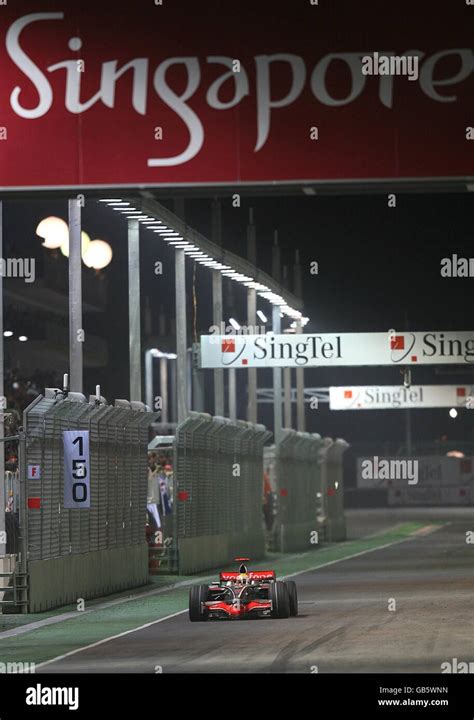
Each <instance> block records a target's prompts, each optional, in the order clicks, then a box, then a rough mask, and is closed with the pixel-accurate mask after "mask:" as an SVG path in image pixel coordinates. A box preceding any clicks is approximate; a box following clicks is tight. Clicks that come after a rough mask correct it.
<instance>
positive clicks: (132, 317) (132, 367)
mask: <svg viewBox="0 0 474 720" xmlns="http://www.w3.org/2000/svg"><path fill="white" fill-rule="evenodd" d="M139 239H140V228H139V223H138V220H129V221H128V347H129V358H130V360H129V373H130V400H139V401H141V399H142V367H141V354H142V353H141V324H140V245H139Z"/></svg>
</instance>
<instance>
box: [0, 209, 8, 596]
mask: <svg viewBox="0 0 474 720" xmlns="http://www.w3.org/2000/svg"><path fill="white" fill-rule="evenodd" d="M0 258H3V203H2V202H1V201H0ZM3 353H4V347H3V273H0V399H1V402H2V406H1V408H0V439H1V440H3V437H4V434H5V420H4V412H5V410H6V408H7V401H6V397H5V387H4V370H5V368H4V356H3ZM5 500H6V498H5V444H4V443H3V442H1V443H0V503H1V505H0V557H3V556H4V555H5V550H6V543H5V542H4V539H5V505H6V502H5ZM2 570H3V568H2ZM3 584H4V583H2V585H3Z"/></svg>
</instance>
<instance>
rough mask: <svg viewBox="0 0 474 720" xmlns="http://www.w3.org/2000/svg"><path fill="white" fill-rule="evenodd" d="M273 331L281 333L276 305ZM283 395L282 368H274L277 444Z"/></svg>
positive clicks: (276, 306) (274, 418)
mask: <svg viewBox="0 0 474 720" xmlns="http://www.w3.org/2000/svg"><path fill="white" fill-rule="evenodd" d="M272 329H273V332H274V333H275V335H279V334H280V332H281V319H280V306H279V305H274V306H273V311H272ZM282 410H283V408H282V395H281V368H280V367H274V368H273V434H274V436H275V442H276V443H277V442H279V441H280V438H281V429H282Z"/></svg>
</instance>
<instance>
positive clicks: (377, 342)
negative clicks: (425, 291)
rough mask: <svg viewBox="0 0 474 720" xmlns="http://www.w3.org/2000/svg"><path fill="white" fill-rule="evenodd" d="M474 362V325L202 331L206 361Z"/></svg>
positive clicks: (217, 364)
mask: <svg viewBox="0 0 474 720" xmlns="http://www.w3.org/2000/svg"><path fill="white" fill-rule="evenodd" d="M445 364H453V365H455V364H474V331H470V332H439V331H437V332H415V333H412V332H405V333H398V332H393V331H390V332H389V333H381V332H379V333H324V334H311V335H309V334H303V335H268V334H266V335H203V336H202V337H201V367H203V368H225V367H234V368H244V369H245V368H249V367H323V366H334V367H337V366H351V365H445Z"/></svg>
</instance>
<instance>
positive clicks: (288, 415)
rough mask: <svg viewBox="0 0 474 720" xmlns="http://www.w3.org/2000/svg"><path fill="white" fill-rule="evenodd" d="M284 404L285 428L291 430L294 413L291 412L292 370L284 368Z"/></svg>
mask: <svg viewBox="0 0 474 720" xmlns="http://www.w3.org/2000/svg"><path fill="white" fill-rule="evenodd" d="M283 404H284V411H285V412H284V417H285V428H291V426H292V412H291V368H289V367H286V368H283Z"/></svg>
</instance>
